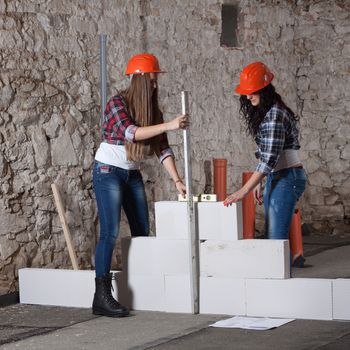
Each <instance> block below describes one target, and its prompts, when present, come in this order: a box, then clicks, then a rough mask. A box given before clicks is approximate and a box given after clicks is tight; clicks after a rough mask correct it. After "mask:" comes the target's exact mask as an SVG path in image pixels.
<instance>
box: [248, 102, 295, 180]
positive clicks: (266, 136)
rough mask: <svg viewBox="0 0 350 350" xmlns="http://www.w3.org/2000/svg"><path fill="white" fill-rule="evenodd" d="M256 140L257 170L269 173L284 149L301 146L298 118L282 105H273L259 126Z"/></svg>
mask: <svg viewBox="0 0 350 350" xmlns="http://www.w3.org/2000/svg"><path fill="white" fill-rule="evenodd" d="M255 142H256V144H257V146H258V148H257V151H256V152H255V156H256V158H258V159H259V161H260V162H259V164H258V165H257V167H256V169H255V171H258V172H260V173H264V174H269V173H270V172H271V171H272V170H273V169H274V167H275V166H276V164H277V161H278V158H279V156H280V154H281V152H282V150H285V149H295V150H298V149H299V148H300V144H299V130H298V127H297V122H296V120H295V119H294V118H293V117H292V116H291V115H290V113H288V111H287V110H286V109H285V108H283V107H282V106H280V105H278V104H275V105H273V106H272V107H271V109H270V110H269V111H268V112H267V113H266V116H265V118H264V119H263V121H262V122H261V124H260V126H259V130H258V132H257V135H256V137H255Z"/></svg>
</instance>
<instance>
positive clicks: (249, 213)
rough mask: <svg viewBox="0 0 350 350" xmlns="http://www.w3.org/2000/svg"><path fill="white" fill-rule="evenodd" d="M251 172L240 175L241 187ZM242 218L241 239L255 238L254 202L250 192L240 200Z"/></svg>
mask: <svg viewBox="0 0 350 350" xmlns="http://www.w3.org/2000/svg"><path fill="white" fill-rule="evenodd" d="M252 175H253V172H244V173H243V174H242V186H244V184H245V183H246V182H247V181H248V180H249V179H250V177H251V176H252ZM242 216H243V238H244V239H252V238H254V236H255V202H254V195H253V192H250V193H249V194H248V195H247V196H245V197H244V198H243V200H242Z"/></svg>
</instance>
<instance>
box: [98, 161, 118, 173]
mask: <svg viewBox="0 0 350 350" xmlns="http://www.w3.org/2000/svg"><path fill="white" fill-rule="evenodd" d="M113 168H114V167H113V166H112V165H108V164H103V163H97V164H96V174H97V175H103V174H110V173H111V172H113Z"/></svg>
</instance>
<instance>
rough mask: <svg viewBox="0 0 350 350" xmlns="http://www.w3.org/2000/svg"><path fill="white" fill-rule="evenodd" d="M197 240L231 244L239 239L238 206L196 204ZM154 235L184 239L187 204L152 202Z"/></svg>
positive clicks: (214, 203) (239, 208) (240, 211)
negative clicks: (154, 219) (154, 225)
mask: <svg viewBox="0 0 350 350" xmlns="http://www.w3.org/2000/svg"><path fill="white" fill-rule="evenodd" d="M197 206H198V211H197V214H198V234H199V239H202V240H204V239H219V240H228V241H235V240H237V239H241V238H242V237H243V233H242V208H241V203H238V204H233V205H232V206H230V207H225V206H224V205H223V202H199V203H198V204H197ZM155 218H156V235H157V237H158V238H162V239H166V238H170V239H188V238H189V233H188V221H187V203H186V202H176V201H162V202H156V203H155Z"/></svg>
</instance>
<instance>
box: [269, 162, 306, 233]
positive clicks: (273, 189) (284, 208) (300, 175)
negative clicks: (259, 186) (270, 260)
mask: <svg viewBox="0 0 350 350" xmlns="http://www.w3.org/2000/svg"><path fill="white" fill-rule="evenodd" d="M305 186H306V175H305V171H304V169H302V168H288V169H282V170H279V171H276V172H272V173H270V174H269V175H268V176H267V179H266V185H265V190H264V209H265V225H266V234H267V237H268V238H269V239H289V229H290V224H291V222H292V219H293V214H294V209H295V204H296V202H297V201H298V200H299V198H300V196H301V195H302V194H303V192H304V190H305Z"/></svg>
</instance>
